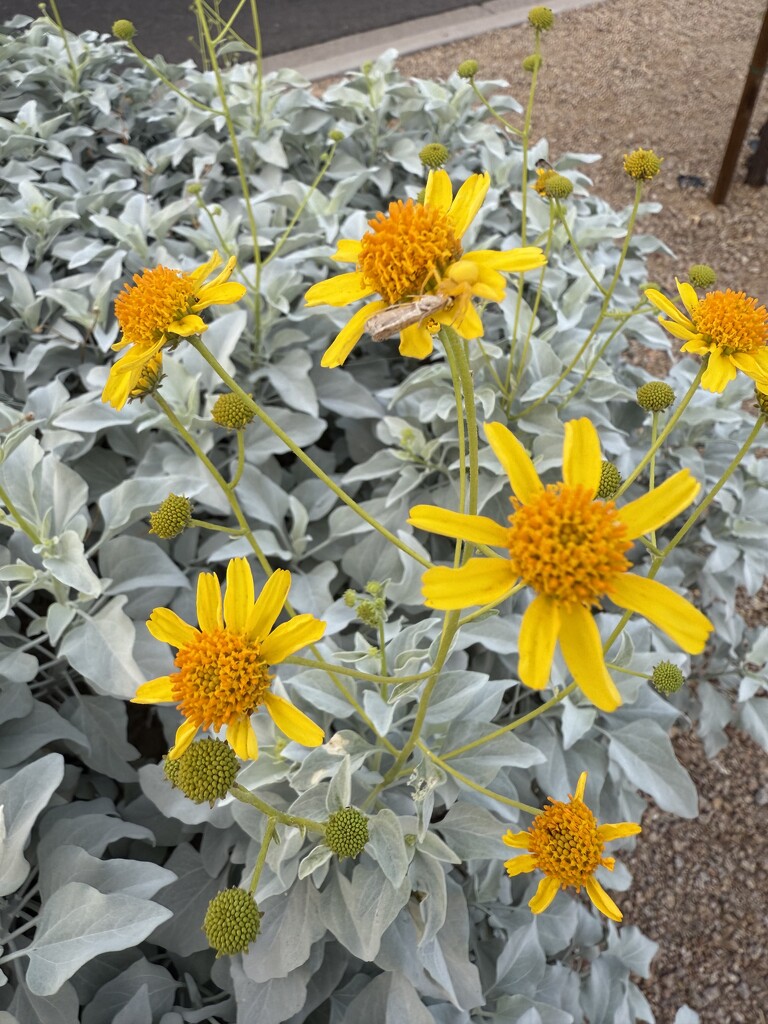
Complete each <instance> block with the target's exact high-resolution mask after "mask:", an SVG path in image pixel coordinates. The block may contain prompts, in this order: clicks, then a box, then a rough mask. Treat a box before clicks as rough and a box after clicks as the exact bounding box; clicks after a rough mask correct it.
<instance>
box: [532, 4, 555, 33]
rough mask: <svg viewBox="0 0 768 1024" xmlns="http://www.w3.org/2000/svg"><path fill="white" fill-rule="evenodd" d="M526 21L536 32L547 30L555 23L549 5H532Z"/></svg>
mask: <svg viewBox="0 0 768 1024" xmlns="http://www.w3.org/2000/svg"><path fill="white" fill-rule="evenodd" d="M528 21H529V23H530V24H531V25H533V27H534V28H535V29H536V31H537V32H548V31H549V30H550V29H551V28H552V26H553V25H554V24H555V16H554V14H553V13H552V10H551V8H549V7H532V8H531V9H530V11H528Z"/></svg>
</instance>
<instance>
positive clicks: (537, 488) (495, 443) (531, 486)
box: [483, 423, 544, 505]
mask: <svg viewBox="0 0 768 1024" xmlns="http://www.w3.org/2000/svg"><path fill="white" fill-rule="evenodd" d="M483 429H484V430H485V436H486V437H487V439H488V444H489V445H490V446H491V448H493V454H494V455H495V456H496V458H497V459H498V460H499V462H500V463H501V465H502V466H503V468H504V472H505V473H506V474H507V476H508V477H509V483H510V485H511V487H512V491H513V492H514V494H515V496H516V497H518V498H519V499H520V501H522V503H523V504H524V505H525V504H527V503H528V502H530V501H533V500H534V499H535V498H537V497H538V496H539V495H540V494H541V493H542V491H543V490H544V485H543V484H542V482H541V480H539V474H538V473H537V472H536V470H535V469H534V465H533V462H532V461H531V457H530V456H529V454H528V452H527V451H526V450H525V448H523V446H522V445H521V444H520V442H519V441H518V440H517V438H516V437H515V435H514V434H513V433H512V431H511V430H509V428H508V427H505V426H504V425H503V424H502V423H484V424H483Z"/></svg>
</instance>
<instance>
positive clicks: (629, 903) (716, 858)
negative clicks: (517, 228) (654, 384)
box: [399, 0, 768, 1024]
mask: <svg viewBox="0 0 768 1024" xmlns="http://www.w3.org/2000/svg"><path fill="white" fill-rule="evenodd" d="M764 10H765V0H725V2H723V0H699V2H698V3H696V4H691V3H690V2H686V0H643V2H638V0H607V2H604V3H601V4H598V5H596V6H594V7H590V8H585V9H582V10H579V11H574V12H571V13H568V14H564V15H561V16H559V17H558V18H557V20H556V23H555V27H554V29H553V30H552V31H551V32H549V33H548V34H547V35H546V36H545V37H544V40H543V56H544V65H543V68H542V73H541V77H540V88H539V91H538V94H537V107H536V115H535V120H534V126H535V131H536V134H537V135H538V136H544V137H546V138H547V139H548V140H549V144H550V154H551V156H550V159H552V160H553V161H554V160H556V159H557V156H558V154H560V153H564V152H566V151H573V152H594V153H601V154H603V157H604V159H603V160H602V161H601V162H600V163H598V164H593V165H591V168H585V170H586V171H587V173H589V174H590V175H591V177H592V178H593V180H594V183H595V191H596V192H597V193H598V194H599V195H601V196H602V197H604V198H605V199H607V200H608V201H610V202H611V203H612V204H613V205H615V206H622V205H626V204H627V203H629V202H630V201H631V197H632V194H633V187H632V183H631V182H630V181H629V180H628V179H627V178H626V176H625V175H624V173H623V170H622V159H623V155H624V154H625V153H627V152H629V151H630V150H632V149H634V148H636V147H638V146H642V147H644V148H653V149H654V150H655V151H656V152H657V153H658V154H659V155H660V156H663V157H664V158H665V160H664V165H663V170H662V173H661V175H660V176H659V177H658V178H657V179H656V180H655V181H654V182H653V183H651V186H650V187H649V189H648V194H647V198H649V199H653V200H658V201H659V202H660V203H662V204H663V207H664V208H663V211H662V212H661V213H660V214H657V215H654V216H651V217H646V218H645V219H644V220H643V221H641V222H640V224H639V230H640V231H641V232H642V231H646V232H649V233H652V234H655V235H657V236H659V237H660V238H662V239H663V240H664V241H665V242H666V243H667V244H668V245H669V246H670V247H671V248H672V250H673V251H674V252H675V255H676V259H674V260H673V259H672V258H670V257H654V261H653V262H652V263H651V265H650V267H649V275H650V277H651V278H652V279H654V280H657V281H659V282H660V283H661V284H662V286H663V287H664V288H665V289H668V288H673V287H674V275H675V273H678V274H680V273H681V272H682V273H684V272H685V270H686V269H687V267H688V266H690V265H691V264H692V263H709V264H710V265H711V266H712V267H713V268H714V269H715V270H716V271H717V273H718V282H717V284H718V286H719V287H723V288H725V287H730V288H733V289H735V290H738V291H746V292H747V294H749V295H754V296H756V297H757V298H759V299H760V301H761V302H766V301H768V255H767V253H766V242H765V238H766V233H767V231H768V187H765V188H761V189H755V188H752V187H750V186H748V185H745V184H743V179H744V174H745V166H744V159H745V157H746V155H747V153H748V149H747V147H746V146H745V147H744V150H743V152H742V154H741V160H740V163H739V166H738V168H737V171H736V174H735V176H734V181H733V184H732V186H731V191H730V194H729V197H728V202H727V204H726V205H724V206H719V207H715V206H713V205H712V203H711V202H710V200H709V198H708V193H709V190H710V189H711V187H712V185H713V184H714V182H715V180H716V177H717V174H718V171H719V168H720V162H721V160H722V155H723V151H724V148H725V143H726V140H727V138H728V134H729V131H730V126H731V122H732V119H733V115H734V113H735V110H736V107H737V104H738V100H739V97H740V95H741V89H742V86H743V83H744V78H745V75H746V72H747V68H748V66H749V63H750V60H751V57H752V53H753V50H754V45H755V41H756V39H757V33H758V30H759V27H760V23H761V19H762V16H763V12H764ZM531 49H532V33H531V30H530V29H529V28H528V26H527V25H523V26H520V27H518V28H514V29H508V30H505V31H501V32H497V33H493V34H492V35H488V36H480V37H476V38H475V39H470V40H466V41H465V42H463V43H454V44H450V45H448V46H443V47H438V48H436V49H433V50H428V51H422V52H421V53H418V54H412V55H409V56H406V57H403V58H401V59H400V61H399V67H400V69H401V71H402V72H403V73H404V74H412V75H417V76H420V77H441V76H445V75H448V74H449V73H450V72H451V71H452V70H454V69H455V68H456V66H457V65H458V64H459V62H460V61H462V60H464V59H466V58H468V57H474V58H475V59H476V60H478V61H479V62H480V65H481V71H480V74H481V75H482V76H483V77H487V78H497V77H498V78H506V79H507V80H508V81H509V82H510V83H511V88H512V91H513V93H514V94H515V96H516V97H517V98H518V99H519V100H521V101H524V100H525V97H526V93H527V89H528V83H529V77H528V75H527V74H526V73H525V72H524V71H523V70H522V69H521V67H520V61H521V60H522V58H523V57H524V56H525V55H526V54H527V53H529V52H530V50H531ZM766 119H768V79H767V80H766V82H765V83H764V86H763V89H762V93H761V97H760V101H759V104H758V107H757V110H756V112H755V116H754V118H753V122H752V126H751V134H752V136H753V137H754V136H755V135H756V133H757V131H758V129H759V128H760V126H761V125H762V124H763V123H764V122H765V121H766ZM680 175H688V176H696V177H698V178H701V179H703V180H704V182H705V183H706V187H704V188H681V186H680V184H679V181H678V177H679V176H680ZM763 621H766V620H765V619H764V620H763ZM676 748H677V751H678V754H679V756H680V758H681V760H682V761H683V762H684V763H685V764H686V766H687V767H688V769H689V771H691V773H692V775H693V777H694V780H695V782H696V785H697V787H698V790H699V793H700V796H701V809H702V813H701V816H700V817H699V818H698V819H697V820H695V821H682V820H678V819H675V818H674V817H672V816H671V815H666V814H663V813H662V812H660V811H659V810H658V809H656V808H654V807H652V808H651V809H650V810H649V811H648V813H647V815H646V817H645V820H644V822H643V825H644V830H645V831H644V835H643V837H642V839H641V842H640V843H639V844H638V848H637V851H636V853H635V854H634V855H633V857H632V858H631V859H630V860H629V862H628V863H629V867H630V869H631V871H632V872H633V875H634V885H633V888H632V890H631V892H630V893H628V894H624V895H623V897H622V900H621V903H622V907H623V910H624V915H625V921H627V922H631V923H636V924H637V925H639V926H640V927H641V928H642V929H643V931H644V932H645V933H646V934H648V935H650V936H651V937H652V938H654V939H655V940H656V941H657V942H659V943H660V944H661V950H660V952H659V954H658V956H657V957H656V959H655V961H654V966H653V974H652V976H651V978H650V979H649V980H648V981H645V982H643V983H642V988H643V990H644V992H645V995H646V997H647V998H648V1000H649V1002H650V1003H651V1006H652V1007H653V1010H654V1012H655V1014H656V1020H657V1024H672V1022H673V1021H674V1017H675V1011H676V1010H677V1008H678V1007H680V1006H682V1005H683V1004H686V1003H687V1004H688V1005H689V1006H690V1007H691V1008H692V1009H694V1010H696V1011H697V1012H698V1013H699V1014H700V1015H701V1022H702V1024H746V1022H749V1024H766V1022H767V1021H768V967H767V966H766V965H768V887H767V886H766V881H765V865H766V863H768V758H767V757H766V754H765V752H763V751H762V750H760V749H759V748H758V747H757V746H756V745H755V744H754V743H752V741H751V740H750V739H749V738H748V737H746V736H743V735H740V734H738V733H736V734H734V736H733V740H732V743H731V744H730V746H729V747H728V748H727V749H726V750H724V751H723V752H721V754H720V755H719V756H718V757H717V758H716V759H715V760H714V761H708V760H707V758H706V757H705V755H704V753H703V751H702V749H701V746H700V744H699V743H698V741H697V740H696V738H695V737H694V736H692V735H690V734H689V735H680V736H678V737H677V739H676Z"/></svg>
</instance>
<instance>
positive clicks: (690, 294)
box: [675, 278, 699, 316]
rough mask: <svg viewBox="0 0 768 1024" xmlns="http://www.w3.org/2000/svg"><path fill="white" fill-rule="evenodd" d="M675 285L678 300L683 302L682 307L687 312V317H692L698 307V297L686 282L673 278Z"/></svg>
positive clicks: (691, 286)
mask: <svg viewBox="0 0 768 1024" xmlns="http://www.w3.org/2000/svg"><path fill="white" fill-rule="evenodd" d="M675 284H676V285H677V291H678V293H679V295H680V298H681V299H682V300H683V305H684V306H685V308H686V309H687V310H688V315H689V316H693V314H694V313H695V312H696V309H697V307H698V305H699V296H698V295H697V294H696V289H695V288H694V287H693V285H690V284H688V283H687V282H686V281H678V279H677V278H675Z"/></svg>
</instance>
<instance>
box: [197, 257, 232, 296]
mask: <svg viewBox="0 0 768 1024" xmlns="http://www.w3.org/2000/svg"><path fill="white" fill-rule="evenodd" d="M217 255H218V253H217ZM236 262H237V258H236V257H235V256H230V257H229V259H228V260H227V262H226V263H225V264H224V266H223V268H222V269H221V270H220V271H219V272H218V274H217V275H216V277H214V279H213V280H212V281H209V282H208V284H205V285H203V287H202V288H200V289H199V290H198V293H197V294H198V295H201V294H202V293H203V292H206V291H207V290H208V289H209V288H218V287H219V285H220V284H223V283H224V282H225V281H227V280H229V278H230V277H231V276H232V271H233V270H234V269H235V263H236ZM206 276H207V275H206ZM241 287H242V285H241Z"/></svg>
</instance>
